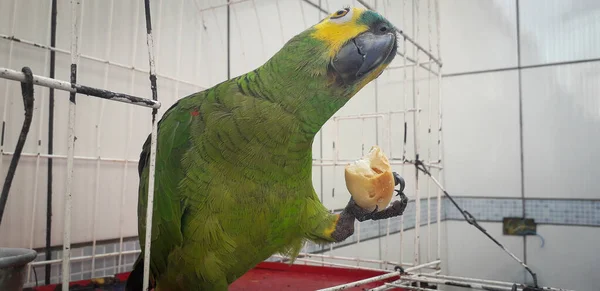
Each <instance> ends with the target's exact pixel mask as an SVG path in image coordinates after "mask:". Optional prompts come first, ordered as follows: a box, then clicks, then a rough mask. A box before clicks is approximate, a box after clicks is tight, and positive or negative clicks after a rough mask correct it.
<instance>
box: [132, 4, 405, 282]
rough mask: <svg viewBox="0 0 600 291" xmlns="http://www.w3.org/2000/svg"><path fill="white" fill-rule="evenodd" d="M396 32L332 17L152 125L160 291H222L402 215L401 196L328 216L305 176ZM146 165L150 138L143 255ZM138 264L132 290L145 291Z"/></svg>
mask: <svg viewBox="0 0 600 291" xmlns="http://www.w3.org/2000/svg"><path fill="white" fill-rule="evenodd" d="M396 33H397V31H396V28H395V27H394V26H393V25H392V24H390V23H389V22H388V21H387V20H386V19H385V18H384V17H382V16H381V15H380V14H378V13H376V12H374V11H371V10H365V9H361V8H344V9H341V10H338V11H336V12H335V13H333V14H331V15H329V16H327V17H326V18H325V19H323V20H322V21H321V22H319V23H318V24H316V25H314V26H312V27H310V28H308V29H306V30H305V31H303V32H301V33H300V34H298V35H296V36H295V37H293V38H292V39H291V40H289V41H288V42H287V43H286V44H285V45H284V46H283V48H282V49H281V50H280V51H279V52H277V53H276V54H275V55H274V56H272V57H271V59H269V60H268V61H267V62H266V63H265V64H263V65H262V66H261V67H259V68H257V69H255V70H254V71H251V72H249V73H246V74H243V75H241V76H238V77H235V78H233V79H230V80H227V81H224V82H222V83H220V84H218V85H216V86H214V87H212V88H210V89H207V90H205V91H202V92H198V93H195V94H192V95H190V96H187V97H184V98H182V99H180V100H179V101H177V102H176V103H175V104H174V105H173V106H172V107H171V108H169V109H168V110H167V111H166V112H165V114H164V116H163V117H162V119H161V120H160V122H159V124H158V137H157V155H156V173H155V180H156V183H155V194H154V197H155V198H154V210H153V212H154V216H153V219H152V235H151V238H152V241H151V243H152V246H151V253H150V274H151V275H150V277H151V282H150V283H151V286H154V288H155V290H156V291H167V290H168V291H176V290H215V291H219V290H227V288H228V286H229V284H231V283H232V282H234V281H235V280H236V279H238V278H239V277H241V276H242V275H243V274H244V273H246V272H247V271H248V270H250V269H252V268H253V267H254V266H256V265H257V264H258V263H260V262H262V261H264V260H265V259H267V258H269V257H270V256H271V255H272V254H275V253H280V254H284V255H289V256H290V257H292V258H295V257H296V256H297V255H298V253H299V251H300V250H301V248H302V246H303V244H304V243H305V242H306V241H307V240H310V241H313V242H316V243H330V242H340V241H343V240H344V239H346V238H347V237H349V236H350V235H352V234H353V232H354V220H355V219H357V220H359V221H364V220H367V219H373V220H377V219H384V218H389V217H394V216H398V215H401V214H402V213H403V212H404V209H405V207H406V204H407V198H406V196H404V195H401V197H402V198H401V200H398V201H394V202H393V203H392V204H391V205H390V206H389V207H387V208H386V209H380V210H377V209H376V210H375V211H372V210H365V209H363V208H361V207H360V206H358V205H357V204H356V203H355V202H354V200H353V199H350V201H349V203H348V205H347V206H346V208H345V209H344V210H343V211H342V212H341V213H339V214H332V213H330V212H329V211H328V210H327V209H326V208H325V207H324V206H323V205H322V203H321V202H320V200H319V198H318V196H317V194H316V192H315V190H314V188H313V185H312V174H311V171H312V143H313V140H314V137H315V135H316V133H317V132H318V131H319V130H320V129H321V127H322V126H323V124H324V123H325V122H326V121H327V120H328V119H329V118H330V117H331V116H332V115H333V114H334V113H335V112H336V111H338V110H339V109H340V108H341V107H342V106H344V104H345V103H346V102H347V101H348V100H350V98H352V96H354V95H355V94H356V93H357V92H358V91H359V90H360V89H361V88H363V87H364V86H365V85H366V84H368V83H369V82H370V81H372V80H374V79H375V78H377V77H378V76H379V75H380V74H381V73H382V72H383V70H384V69H385V68H386V67H387V66H388V65H389V63H390V62H391V61H392V60H393V59H394V57H395V55H396V50H397V39H396V38H397V36H396ZM149 159H150V137H148V139H147V140H146V142H145V144H144V145H143V151H142V153H141V156H140V162H139V167H138V170H139V174H140V186H139V198H138V199H139V200H138V216H139V224H138V228H139V239H140V245H141V246H143V245H144V238H145V230H146V225H145V224H146V207H147V188H148V164H149V163H148V162H149ZM395 177H396V185H398V184H402V186H401V187H403V181H400V180H402V179H401V178H400V177H399V176H397V174H396V176H395ZM400 182H402V183H400ZM143 257H144V255H143V253H142V254H141V255H140V256H139V258H138V260H137V261H136V263H135V265H134V270H133V271H132V272H131V274H130V276H129V278H128V282H127V290H141V289H142V281H143V280H142V274H143Z"/></svg>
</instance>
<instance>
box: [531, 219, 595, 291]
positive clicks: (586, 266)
mask: <svg viewBox="0 0 600 291" xmlns="http://www.w3.org/2000/svg"><path fill="white" fill-rule="evenodd" d="M537 230H538V234H540V235H541V236H542V238H543V240H544V244H543V246H542V241H541V239H540V238H538V237H530V238H528V239H527V258H528V263H529V265H530V267H531V268H532V269H533V270H534V271H535V272H537V273H538V280H539V284H540V285H542V286H553V287H557V288H565V289H570V290H600V282H598V280H595V279H596V275H597V274H598V272H597V270H598V268H600V254H598V252H597V251H596V250H597V247H596V244H594V243H593V242H597V241H599V240H600V228H597V227H573V226H547V225H542V226H538V228H537Z"/></svg>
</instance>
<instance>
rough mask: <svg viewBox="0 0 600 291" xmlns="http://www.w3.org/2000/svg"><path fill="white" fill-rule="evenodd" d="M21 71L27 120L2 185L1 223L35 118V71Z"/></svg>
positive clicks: (0, 196) (0, 223)
mask: <svg viewBox="0 0 600 291" xmlns="http://www.w3.org/2000/svg"><path fill="white" fill-rule="evenodd" d="M21 71H22V72H23V73H24V74H25V82H24V83H21V94H22V95H23V106H24V107H25V120H23V126H22V127H21V133H20V134H19V139H18V141H17V146H16V148H15V153H14V154H13V156H12V159H11V161H10V166H9V168H8V172H7V173H6V179H5V180H4V185H3V186H2V194H1V195H0V225H2V217H3V216H4V209H5V207H6V202H7V201H8V193H9V192H10V187H11V186H12V182H13V179H14V177H15V173H16V171H17V165H18V164H19V159H20V158H21V152H23V147H24V146H25V141H26V140H27V134H28V133H29V127H30V126H31V120H32V119H33V73H31V69H30V68H28V67H23V69H22V70H21Z"/></svg>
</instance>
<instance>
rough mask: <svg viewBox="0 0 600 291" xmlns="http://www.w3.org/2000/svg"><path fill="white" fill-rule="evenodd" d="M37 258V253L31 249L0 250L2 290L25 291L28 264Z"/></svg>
mask: <svg viewBox="0 0 600 291" xmlns="http://www.w3.org/2000/svg"><path fill="white" fill-rule="evenodd" d="M36 256H37V252H36V251H34V250H31V249H19V248H0V290H2V291H21V290H23V285H24V284H25V279H26V278H25V275H26V274H25V270H26V269H27V268H26V267H27V264H29V263H30V262H31V261H33V260H35V257H36Z"/></svg>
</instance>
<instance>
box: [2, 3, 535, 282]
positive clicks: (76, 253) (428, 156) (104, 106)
mask: <svg viewBox="0 0 600 291" xmlns="http://www.w3.org/2000/svg"><path fill="white" fill-rule="evenodd" d="M51 2H52V1H46V2H44V4H43V5H38V6H36V7H26V5H25V4H21V2H20V1H16V0H13V1H12V6H10V7H11V9H12V15H13V17H12V18H11V19H12V21H11V25H10V26H9V27H10V28H9V29H8V30H6V31H5V30H0V42H2V43H0V44H2V45H6V47H7V49H8V60H7V63H6V65H5V64H4V63H2V64H0V78H4V79H7V81H6V82H4V83H0V85H1V86H3V87H4V89H1V88H0V91H3V92H4V95H5V98H4V100H3V102H2V103H3V108H2V110H1V111H2V121H3V132H2V137H3V139H2V143H1V144H0V152H1V156H2V159H0V168H1V169H2V170H3V171H6V170H5V169H6V168H7V165H5V163H4V160H5V158H6V159H8V158H10V157H12V156H13V155H14V152H12V151H11V150H10V149H11V148H13V147H14V144H16V139H15V138H14V136H16V135H15V134H13V133H15V132H16V130H17V129H16V128H18V126H19V124H20V123H21V122H20V121H21V118H22V117H21V116H19V114H15V113H14V112H20V111H19V110H20V108H19V107H20V103H19V102H17V101H15V98H13V97H14V96H18V95H19V94H20V91H19V88H18V86H16V84H17V83H16V82H12V81H18V82H24V81H25V78H26V76H25V74H24V73H22V72H20V71H16V70H15V68H18V67H20V66H22V65H25V66H30V67H31V68H33V73H34V77H33V78H34V79H33V80H34V84H35V85H37V86H38V87H37V88H39V89H37V92H36V102H37V103H38V104H39V105H37V106H36V110H35V112H34V123H33V124H34V127H32V129H33V130H32V133H31V135H30V136H31V138H29V139H28V141H27V143H26V146H25V150H24V151H23V153H22V154H21V156H22V160H21V161H22V162H21V163H22V164H21V165H20V167H21V168H22V169H21V170H20V174H19V175H21V176H20V177H18V178H17V184H15V187H14V189H13V192H22V193H24V195H22V197H20V198H18V199H19V200H15V198H14V197H15V196H16V195H13V196H12V197H13V198H12V199H13V200H11V201H10V203H12V204H11V207H10V208H8V213H7V214H6V221H8V223H7V224H8V225H11V224H12V225H15V227H18V228H20V229H26V230H27V231H25V232H22V233H21V234H20V235H15V236H12V237H8V238H7V237H6V236H4V237H0V245H8V246H28V247H29V248H32V249H36V250H38V257H37V258H36V259H35V260H34V262H32V263H31V264H30V265H29V266H28V269H27V283H26V286H29V287H31V286H36V285H44V284H55V283H62V284H63V290H67V289H68V283H69V282H72V281H77V280H85V279H90V278H97V277H107V276H113V275H115V274H120V273H124V272H129V271H130V270H131V268H132V265H133V263H134V261H135V259H136V258H137V256H138V255H139V254H140V253H141V250H142V248H145V249H147V250H149V241H150V239H149V235H150V231H148V232H147V234H146V235H147V238H146V242H147V243H146V245H141V246H140V245H139V242H138V237H137V215H136V211H135V210H136V209H137V208H136V207H137V206H136V201H137V200H136V199H137V184H138V179H137V178H136V177H137V163H138V157H139V152H140V149H141V145H142V143H143V142H144V140H145V138H146V136H147V134H148V133H150V132H151V133H152V144H153V146H152V148H153V151H155V140H156V121H157V120H158V119H160V116H161V114H162V113H164V111H165V110H166V109H167V108H169V107H170V106H171V104H173V103H174V102H175V101H176V100H178V99H179V98H181V97H183V96H187V95H189V94H191V93H194V92H198V91H201V90H203V89H206V88H209V87H211V86H213V85H215V84H217V83H219V82H221V81H223V80H226V79H227V78H230V77H233V76H237V75H239V74H242V73H245V72H247V71H249V70H252V69H253V68H255V67H257V66H259V65H261V64H262V63H263V62H264V61H266V60H267V59H268V58H269V57H270V56H271V55H272V54H273V53H275V52H276V51H277V50H279V48H280V47H281V46H283V45H284V44H285V42H287V40H288V39H290V38H291V37H292V36H293V35H295V34H296V33H298V32H300V31H302V30H304V29H306V28H307V27H309V26H311V25H313V24H315V23H317V22H319V21H320V20H321V19H322V18H324V17H325V16H326V15H327V13H329V12H333V11H335V10H336V9H338V8H340V7H343V6H345V5H353V6H364V7H366V8H368V9H372V10H375V11H378V12H380V13H381V14H382V15H384V16H385V17H386V18H388V19H390V21H391V22H392V23H393V24H394V25H395V26H396V27H397V28H398V29H399V30H400V31H401V33H400V35H401V37H400V38H399V44H398V56H397V57H396V59H395V60H394V62H393V63H392V64H391V65H390V66H389V67H388V68H387V69H386V70H385V72H384V73H383V74H382V75H381V76H380V77H379V78H378V79H376V80H374V81H373V82H372V83H370V84H369V85H367V86H366V87H365V88H364V89H362V90H361V92H359V94H357V96H355V97H353V99H352V100H350V101H349V102H348V104H347V105H346V106H345V107H344V108H342V109H341V110H340V111H339V112H337V113H336V114H335V115H334V116H333V117H332V118H331V119H330V120H329V121H328V122H327V123H326V124H325V125H324V126H323V128H322V129H321V131H320V132H319V134H318V135H317V137H316V139H315V141H314V144H313V184H314V188H315V190H316V192H317V193H318V194H319V195H320V198H321V202H322V203H323V204H324V205H325V206H326V207H327V208H328V209H329V210H330V211H331V212H332V213H339V212H341V210H342V208H343V207H344V206H345V204H346V203H347V201H348V199H349V197H350V194H349V192H348V191H347V189H346V186H345V180H344V177H343V172H344V167H345V166H346V165H347V164H348V163H350V162H352V161H355V160H356V159H358V158H360V157H361V156H364V155H365V154H366V153H367V152H368V151H369V150H370V148H371V147H372V146H375V145H377V146H379V147H380V148H382V150H383V151H384V153H385V154H386V156H387V157H388V158H389V160H390V164H391V166H392V168H393V170H394V171H396V172H398V173H399V174H400V175H401V176H402V177H404V178H405V179H406V182H407V187H406V189H405V193H406V194H407V196H408V197H409V204H408V206H407V208H406V212H405V213H404V215H402V216H400V217H396V218H390V219H386V220H382V221H367V222H362V223H359V222H355V229H356V231H355V233H354V234H353V235H352V236H351V237H349V238H347V239H346V240H345V241H343V242H340V243H332V244H328V245H318V244H314V243H311V242H308V243H306V244H305V246H304V247H303V249H302V251H301V252H300V254H299V256H298V257H297V258H296V259H295V262H294V263H295V264H299V265H313V266H330V267H343V268H351V269H362V270H371V271H378V272H381V273H382V275H380V276H376V277H373V278H369V279H364V280H361V281H357V282H351V283H348V284H343V285H339V286H332V287H330V288H326V289H322V290H343V289H347V288H350V287H354V286H362V285H364V284H367V283H372V282H380V281H383V280H386V282H385V283H383V282H381V284H380V286H379V287H376V288H375V289H372V290H389V289H393V288H395V287H399V288H403V289H406V290H439V289H437V287H436V289H432V288H431V287H430V286H431V285H428V284H433V285H436V286H438V287H441V286H443V285H444V284H446V285H448V282H451V283H456V284H463V285H464V284H471V285H472V288H480V289H481V288H497V290H510V288H509V287H511V286H512V283H508V282H499V281H490V280H480V279H473V278H463V277H452V276H447V275H442V271H443V270H442V260H441V245H442V243H443V241H442V239H443V237H442V232H441V227H440V225H441V221H442V220H443V219H444V217H443V215H444V213H443V211H442V206H443V204H444V203H445V202H444V201H446V200H445V199H442V190H443V189H442V188H441V185H440V183H441V181H442V178H443V175H442V171H443V159H442V146H443V143H442V86H441V84H442V83H441V82H442V61H441V59H440V56H441V54H440V51H441V48H440V16H439V3H438V2H439V0H401V1H361V0H358V1H343V0H339V1H333V0H332V1H310V0H285V1H277V0H239V1H217V0H214V1H199V0H180V1H174V2H172V3H171V2H170V1H169V2H168V3H167V1H163V0H153V1H146V2H145V3H142V1H139V2H128V1H123V2H121V1H114V0H110V1H102V2H93V1H85V0H84V1H70V2H68V1H66V0H63V1H59V3H60V5H59V8H58V11H53V10H54V9H53V7H51V6H52V5H51V4H50V3H51ZM67 4H70V5H67ZM150 8H151V9H150ZM286 11H297V12H298V13H296V14H295V15H294V16H289V17H288V14H285V15H284V13H285V12H286ZM26 12H27V13H32V12H33V13H35V14H36V15H44V17H45V19H47V20H48V22H49V20H50V19H51V18H52V17H56V15H57V14H58V15H61V18H60V19H59V23H58V24H59V25H58V27H59V28H60V29H57V32H56V34H57V35H58V36H60V37H58V38H56V41H53V40H52V39H51V31H50V28H47V26H46V25H45V23H41V22H34V23H33V26H32V27H30V29H31V31H30V32H28V33H25V32H24V31H23V30H24V29H19V28H18V25H17V19H18V18H19V17H17V16H20V15H22V14H24V13H26ZM127 13H128V14H127ZM125 14H127V17H125ZM66 15H69V17H67V16H66ZM42 18H43V17H42ZM242 23H243V25H242ZM144 28H145V30H144ZM21 34H22V35H21ZM257 39H258V40H257ZM49 40H50V41H49ZM54 42H55V43H54ZM67 47H69V48H67ZM25 52H27V53H28V54H30V55H27V54H26V53H25ZM67 56H69V57H70V59H67ZM184 57H185V58H184ZM36 58H37V59H36ZM53 62H58V65H57V70H56V73H54V72H48V67H49V66H48V63H53ZM225 64H227V65H225ZM41 68H43V69H41ZM73 68H75V69H73ZM67 76H69V77H70V80H69V81H62V80H66V78H67ZM148 76H150V82H148ZM9 80H11V81H9ZM154 82H157V83H158V84H156V83H154ZM148 83H151V86H148ZM83 84H87V85H83ZM41 86H43V87H48V88H53V89H56V91H50V92H48V91H47V90H43V89H42V87H41ZM67 92H68V93H67ZM77 93H79V94H77ZM83 95H89V96H92V97H98V98H87V97H86V96H83ZM67 96H69V97H67ZM138 96H146V97H138ZM149 96H150V97H149ZM158 96H159V97H158ZM9 100H10V102H9ZM158 100H160V102H159V101H158ZM107 101H117V102H107ZM119 102H120V103H124V104H119ZM50 104H52V105H50ZM130 105H138V106H130ZM49 106H54V107H53V108H54V109H47V108H48V107H49ZM143 107H146V108H143ZM148 108H149V109H150V110H151V112H149V111H150V110H149V109H148ZM51 116H55V119H56V121H52V123H51V124H54V125H53V126H54V130H55V131H56V132H55V133H54V144H55V145H54V148H52V146H51V145H49V146H46V144H48V143H47V140H48V139H50V140H52V131H50V132H51V133H50V135H48V134H47V133H46V129H47V127H46V126H48V123H47V122H49V121H48V120H50V119H52V117H51ZM151 116H152V117H151ZM49 118H50V119H49ZM59 138H60V139H61V140H59ZM42 141H44V142H42ZM50 144H51V143H50ZM151 156H152V157H151V162H150V164H151V166H150V167H151V173H152V172H153V170H152V169H153V168H154V154H152V155H151ZM419 164H420V165H423V166H424V167H425V169H427V170H428V171H429V172H430V173H431V178H429V177H428V176H427V175H423V173H420V172H419V170H418V169H417V167H416V166H418V165H419ZM52 165H54V167H53V168H54V180H55V182H54V184H52V181H45V179H44V178H43V174H42V173H43V171H44V168H45V167H52ZM24 173H26V174H24ZM25 175H27V176H31V175H32V176H33V177H34V179H33V181H29V182H27V181H28V180H27V179H26V177H23V176H25ZM150 177H151V179H153V175H150ZM59 179H60V180H61V181H60V182H58V180H59ZM50 180H52V178H50ZM64 181H66V183H65V182H64ZM150 185H154V183H152V182H151V183H150ZM44 186H47V187H44ZM438 186H440V187H438ZM45 188H49V189H51V192H49V195H50V197H48V196H45V195H44V194H45V193H43V189H45ZM150 188H151V187H150ZM152 192H153V190H152V189H150V190H149V193H150V194H149V199H148V200H149V203H148V204H149V207H148V219H147V225H151V224H150V223H149V222H150V221H151V218H152V214H151V210H152V207H151V205H152V195H151V193H152ZM53 197H54V198H53ZM49 198H50V199H51V200H52V204H51V206H48V207H49V210H50V212H51V213H53V215H54V217H53V218H52V220H49V218H48V217H43V216H44V215H41V214H39V213H46V210H44V207H43V206H44V205H43V204H47V205H50V204H49V203H50V200H49ZM31 210H33V211H31ZM115 210H116V211H115ZM37 212H39V213H38V214H36V213H37ZM22 213H30V215H29V216H28V217H27V218H26V219H22V218H21V217H22ZM115 213H118V214H117V215H115ZM48 226H50V228H49V227H48ZM0 232H3V233H14V232H15V230H13V229H7V228H6V227H5V226H4V225H3V227H2V229H0ZM48 238H51V239H50V240H48ZM145 256H146V259H145V262H144V263H145V264H146V265H145V268H144V278H145V280H144V284H148V280H147V278H148V277H149V272H148V271H149V270H148V269H149V268H148V264H149V259H148V256H149V252H146V253H145ZM267 261H270V262H289V261H290V258H288V257H285V256H282V255H279V254H274V255H273V256H272V257H271V258H269V259H268V260H267ZM400 275H401V276H400ZM144 287H145V288H146V286H144ZM518 287H519V288H523V287H524V286H522V285H519V286H518ZM506 288H509V289H506ZM495 290H496V289H495Z"/></svg>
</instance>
